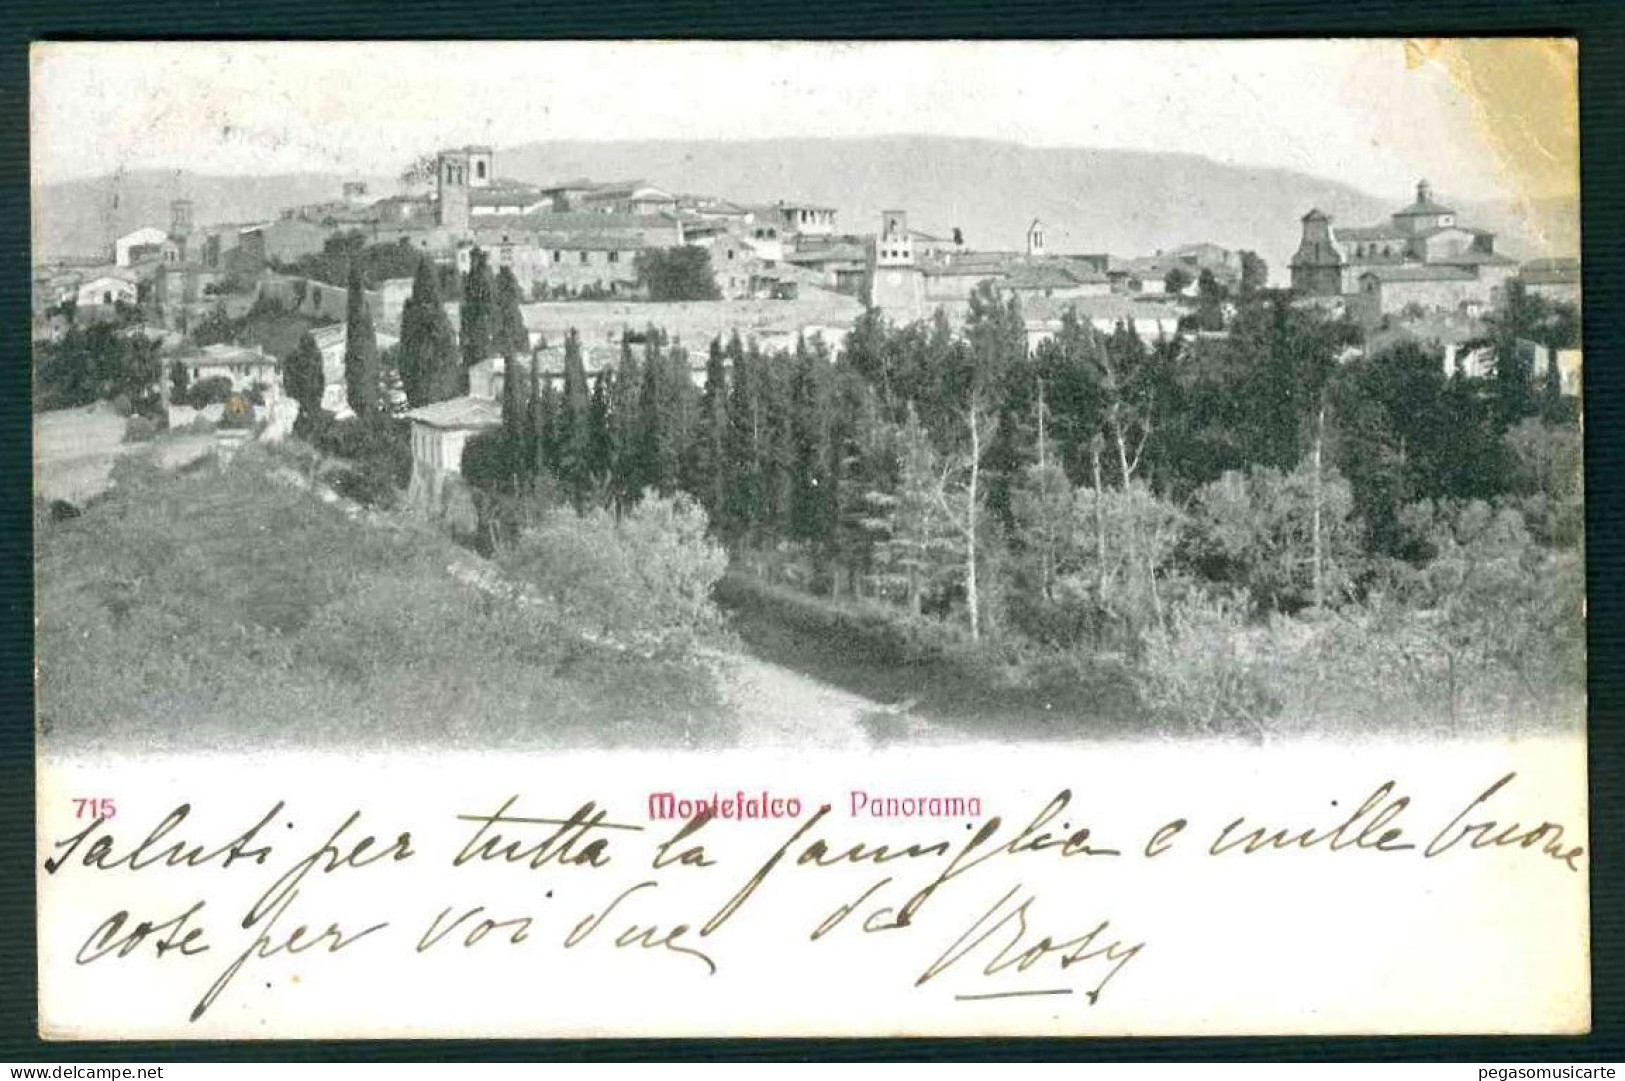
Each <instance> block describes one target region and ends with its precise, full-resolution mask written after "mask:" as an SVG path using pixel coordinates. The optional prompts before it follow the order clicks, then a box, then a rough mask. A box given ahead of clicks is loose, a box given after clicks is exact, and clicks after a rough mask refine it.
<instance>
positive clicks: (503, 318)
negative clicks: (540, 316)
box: [491, 267, 530, 356]
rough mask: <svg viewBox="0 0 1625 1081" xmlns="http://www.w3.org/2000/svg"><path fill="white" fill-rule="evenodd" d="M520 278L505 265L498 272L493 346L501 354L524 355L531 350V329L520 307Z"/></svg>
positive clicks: (492, 331)
mask: <svg viewBox="0 0 1625 1081" xmlns="http://www.w3.org/2000/svg"><path fill="white" fill-rule="evenodd" d="M519 299H520V297H519V280H518V279H517V278H515V277H514V276H513V271H512V270H511V269H509V268H508V267H503V268H502V269H501V270H500V271H498V272H497V278H496V294H495V298H494V304H495V309H496V310H495V312H494V313H493V318H492V326H491V333H492V348H493V350H494V351H495V352H496V353H497V354H499V355H501V356H510V355H512V356H523V355H525V354H527V353H529V352H530V331H529V330H527V329H525V316H524V313H523V312H521V311H520V308H519Z"/></svg>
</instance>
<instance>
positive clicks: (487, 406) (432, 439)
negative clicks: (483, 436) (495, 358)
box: [406, 373, 502, 514]
mask: <svg viewBox="0 0 1625 1081" xmlns="http://www.w3.org/2000/svg"><path fill="white" fill-rule="evenodd" d="M471 374H472V373H471ZM406 419H407V420H408V421H409V422H410V423H411V425H412V480H411V483H410V484H409V485H408V487H407V502H408V503H409V504H410V505H411V506H414V507H417V508H418V509H420V510H422V511H425V512H428V513H430V514H440V513H442V512H443V511H444V509H445V507H446V503H447V496H448V495H449V494H450V490H451V488H452V487H453V486H454V484H455V482H456V481H457V480H460V478H461V476H462V468H463V451H464V449H465V448H466V447H467V446H468V441H469V440H470V439H471V438H473V437H474V436H476V435H478V434H480V433H481V432H488V431H491V430H493V429H495V428H500V427H501V426H502V403H501V401H500V400H499V399H494V398H490V397H480V396H474V395H471V394H465V395H463V396H462V397H459V398H448V399H447V400H446V401H443V402H435V403H434V404H432V405H425V406H420V407H419V408H417V409H414V410H412V411H410V412H409V413H407V414H406Z"/></svg>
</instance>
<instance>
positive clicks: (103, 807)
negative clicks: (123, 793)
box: [73, 796, 118, 818]
mask: <svg viewBox="0 0 1625 1081" xmlns="http://www.w3.org/2000/svg"><path fill="white" fill-rule="evenodd" d="M117 813H118V811H117V810H115V809H114V807H113V799H112V797H111V796H103V797H102V798H100V799H76V800H74V801H73V817H75V818H112V817H113V816H114V815H115V814H117Z"/></svg>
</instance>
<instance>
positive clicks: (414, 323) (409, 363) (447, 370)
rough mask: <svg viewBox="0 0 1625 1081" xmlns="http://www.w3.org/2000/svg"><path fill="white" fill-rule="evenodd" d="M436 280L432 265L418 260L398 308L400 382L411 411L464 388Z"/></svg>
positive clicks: (435, 269) (464, 373)
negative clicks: (409, 287) (403, 302)
mask: <svg viewBox="0 0 1625 1081" xmlns="http://www.w3.org/2000/svg"><path fill="white" fill-rule="evenodd" d="M439 277H440V275H439V273H438V269H437V268H436V267H435V265H434V263H433V262H431V261H430V260H428V259H423V260H421V261H420V262H419V263H418V269H417V273H416V274H415V275H414V276H413V279H412V295H411V296H410V297H408V298H407V301H406V305H405V307H404V308H402V309H401V345H400V370H401V383H402V386H403V389H404V390H405V391H406V400H407V403H408V404H410V405H411V406H412V407H413V408H417V407H418V406H423V405H429V404H430V403H432V402H443V401H445V400H446V399H447V398H455V397H457V396H458V395H459V394H463V393H465V392H466V391H467V389H468V386H467V372H466V371H465V369H464V368H463V366H462V363H461V362H460V360H459V358H458V354H457V339H456V336H455V335H454V334H453V333H452V329H451V320H450V319H448V318H446V309H445V305H444V304H442V303H441V300H440V285H439Z"/></svg>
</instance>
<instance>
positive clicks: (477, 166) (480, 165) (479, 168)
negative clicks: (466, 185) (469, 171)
mask: <svg viewBox="0 0 1625 1081" xmlns="http://www.w3.org/2000/svg"><path fill="white" fill-rule="evenodd" d="M474 175H475V176H476V177H478V178H479V179H481V180H484V179H485V162H483V161H477V162H475V163H474Z"/></svg>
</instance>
